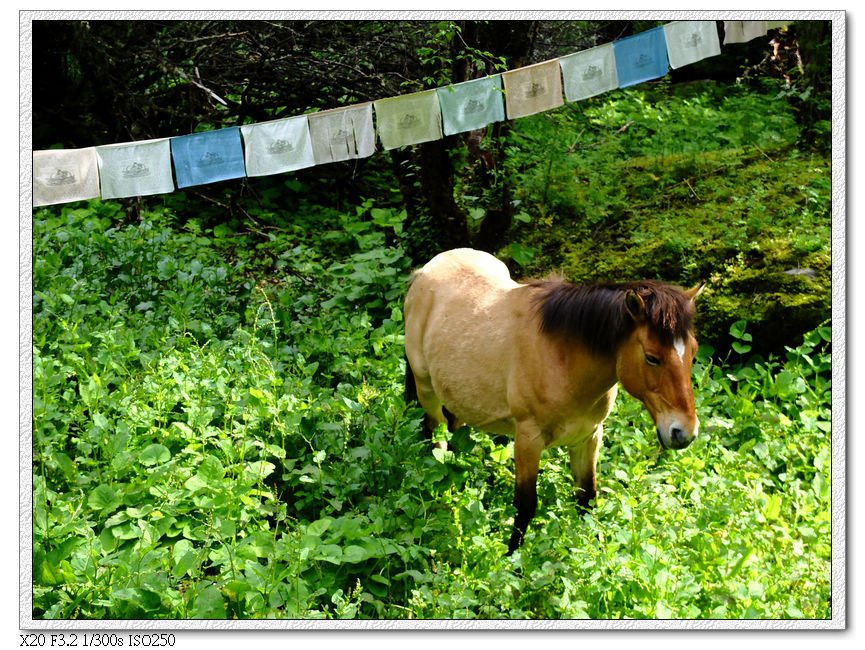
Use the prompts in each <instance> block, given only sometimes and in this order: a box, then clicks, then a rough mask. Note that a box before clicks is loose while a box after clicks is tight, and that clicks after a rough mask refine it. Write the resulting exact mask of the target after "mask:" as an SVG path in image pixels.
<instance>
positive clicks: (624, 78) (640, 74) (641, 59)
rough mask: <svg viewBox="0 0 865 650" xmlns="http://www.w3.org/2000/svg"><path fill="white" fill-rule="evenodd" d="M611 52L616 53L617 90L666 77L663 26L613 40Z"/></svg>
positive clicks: (665, 49) (665, 44)
mask: <svg viewBox="0 0 865 650" xmlns="http://www.w3.org/2000/svg"><path fill="white" fill-rule="evenodd" d="M613 50H614V51H615V53H616V74H617V76H618V77H619V88H626V87H628V86H633V85H636V84H639V83H643V82H644V81H649V80H650V79H657V78H659V77H663V76H664V75H665V74H667V69H668V68H669V64H668V61H667V41H666V39H665V38H664V28H663V27H655V28H654V29H649V30H647V31H645V32H641V33H639V34H635V35H634V36H627V37H625V38H622V39H620V40H618V41H613Z"/></svg>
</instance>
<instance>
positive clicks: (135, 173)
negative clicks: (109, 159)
mask: <svg viewBox="0 0 865 650" xmlns="http://www.w3.org/2000/svg"><path fill="white" fill-rule="evenodd" d="M120 173H121V175H122V176H123V178H144V177H145V176H150V175H151V174H152V173H153V172H152V171H151V169H150V167H148V166H147V164H146V163H143V162H140V161H138V160H136V161H134V162H132V163H130V164H129V165H127V166H126V167H124V168H123V171H122V172H120Z"/></svg>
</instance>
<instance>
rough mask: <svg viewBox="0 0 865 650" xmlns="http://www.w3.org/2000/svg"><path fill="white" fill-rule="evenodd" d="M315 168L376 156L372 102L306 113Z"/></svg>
mask: <svg viewBox="0 0 865 650" xmlns="http://www.w3.org/2000/svg"><path fill="white" fill-rule="evenodd" d="M306 117H307V119H308V120H309V135H310V137H311V138H312V151H313V156H314V158H315V164H317V165H321V164H324V163H331V162H339V161H341V160H350V159H354V158H366V157H367V156H371V155H372V154H373V153H374V152H375V129H374V127H373V124H372V102H367V103H365V104H358V105H356V106H345V107H342V108H333V109H330V110H327V111H321V112H320V113H309V114H308V115H307V116H306Z"/></svg>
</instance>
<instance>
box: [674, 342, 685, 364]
mask: <svg viewBox="0 0 865 650" xmlns="http://www.w3.org/2000/svg"><path fill="white" fill-rule="evenodd" d="M673 347H674V348H676V352H678V353H679V359H681V360H682V363H684V362H685V342H684V341H683V340H682V339H676V340H675V341H673Z"/></svg>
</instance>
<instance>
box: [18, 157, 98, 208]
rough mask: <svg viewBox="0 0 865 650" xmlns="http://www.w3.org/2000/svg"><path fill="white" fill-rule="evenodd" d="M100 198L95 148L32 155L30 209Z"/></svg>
mask: <svg viewBox="0 0 865 650" xmlns="http://www.w3.org/2000/svg"><path fill="white" fill-rule="evenodd" d="M98 196H99V164H98V163H97V160H96V148H95V147H87V148H86V149H48V150H45V151H34V152H33V205H34V206H40V205H53V204H55V203H70V202H72V201H83V200H86V199H95V198H97V197H98Z"/></svg>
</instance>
